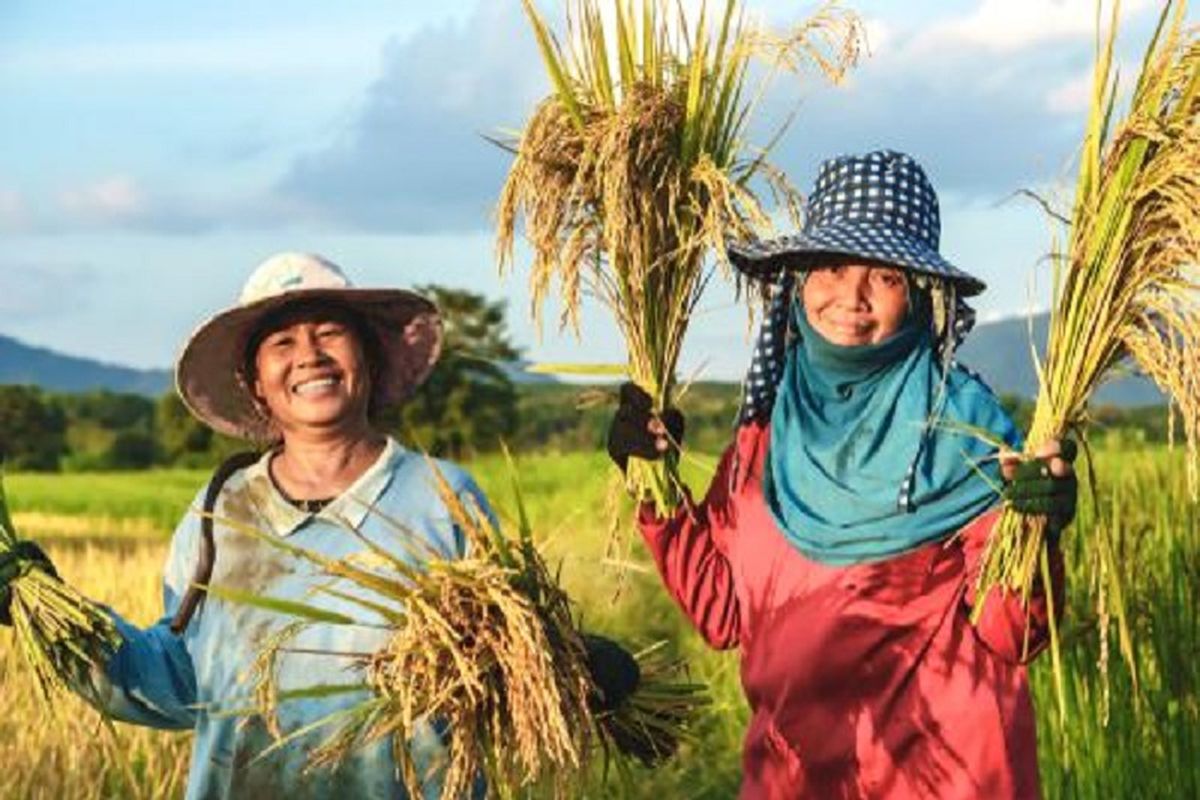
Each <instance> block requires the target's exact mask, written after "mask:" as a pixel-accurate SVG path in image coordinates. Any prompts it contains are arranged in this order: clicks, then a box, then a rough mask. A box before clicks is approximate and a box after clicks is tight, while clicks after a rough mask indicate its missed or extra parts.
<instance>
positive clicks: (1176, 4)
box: [976, 0, 1200, 708]
mask: <svg viewBox="0 0 1200 800" xmlns="http://www.w3.org/2000/svg"><path fill="white" fill-rule="evenodd" d="M1099 7H1100V6H1099V4H1098V6H1097V8H1098V10H1099ZM1185 14H1186V3H1185V2H1183V0H1169V2H1167V3H1166V4H1165V5H1164V7H1163V11H1162V16H1161V17H1160V20H1159V25H1158V27H1157V29H1156V31H1155V34H1154V36H1153V38H1152V39H1151V41H1150V43H1149V46H1148V47H1147V49H1146V52H1145V56H1144V58H1143V60H1142V64H1141V70H1140V73H1139V74H1138V76H1137V79H1136V82H1135V84H1134V87H1133V91H1132V94H1131V96H1130V97H1129V100H1128V106H1127V108H1126V109H1125V111H1124V116H1123V117H1122V118H1120V119H1119V120H1118V119H1117V118H1116V117H1117V112H1118V81H1117V76H1116V71H1115V69H1114V64H1113V47H1114V43H1115V41H1116V37H1117V29H1118V21H1119V18H1120V3H1119V2H1116V3H1114V4H1113V7H1112V16H1111V20H1110V23H1109V28H1108V33H1107V35H1106V36H1103V37H1101V38H1099V39H1098V54H1097V58H1096V63H1095V70H1094V74H1093V85H1092V101H1091V106H1090V111H1089V116H1088V122H1087V128H1086V131H1085V135H1084V139H1083V144H1082V147H1081V150H1080V156H1079V159H1080V164H1079V175H1078V180H1077V184H1076V189H1075V199H1074V207H1073V209H1072V211H1071V214H1070V219H1069V230H1068V231H1067V234H1066V241H1065V245H1062V244H1060V243H1056V246H1055V250H1054V253H1053V266H1054V282H1053V305H1052V311H1051V318H1050V334H1049V341H1048V343H1047V351H1046V357H1045V360H1044V362H1043V363H1040V364H1038V372H1039V378H1040V390H1039V393H1038V397H1037V403H1036V406H1035V409H1034V414H1033V422H1032V425H1031V428H1030V431H1029V434H1028V436H1027V440H1026V446H1027V449H1028V452H1030V453H1032V452H1036V451H1037V449H1038V448H1039V447H1041V446H1042V445H1043V444H1044V443H1046V442H1047V441H1049V440H1052V439H1056V438H1062V437H1064V436H1066V435H1068V434H1071V433H1075V434H1077V435H1081V436H1082V435H1083V434H1084V433H1085V432H1086V427H1087V423H1088V402H1089V400H1090V398H1091V396H1092V394H1093V392H1094V391H1095V390H1096V388H1097V387H1098V386H1099V385H1100V384H1101V383H1102V382H1103V381H1104V380H1105V379H1106V378H1107V377H1109V376H1111V375H1113V374H1114V372H1115V371H1117V370H1119V369H1121V368H1122V366H1123V365H1125V364H1126V363H1128V362H1129V361H1132V362H1133V363H1134V364H1135V365H1136V366H1137V367H1138V368H1139V369H1141V370H1142V371H1143V372H1145V373H1146V374H1147V375H1149V376H1150V377H1151V378H1153V379H1154V381H1155V382H1156V383H1157V384H1158V385H1159V387H1160V388H1161V389H1162V390H1163V391H1164V392H1165V393H1166V394H1167V395H1168V397H1169V398H1170V400H1171V402H1172V404H1173V405H1174V408H1175V410H1176V411H1177V412H1178V415H1179V417H1180V418H1181V419H1182V423H1183V431H1184V434H1185V438H1186V441H1187V452H1188V456H1189V457H1188V459H1187V470H1188V474H1189V477H1190V479H1191V480H1190V483H1191V487H1192V492H1193V496H1194V495H1195V491H1196V468H1197V457H1198V455H1200V451H1198V448H1200V292H1198V290H1200V284H1198V283H1197V269H1198V266H1197V265H1200V117H1198V112H1200V40H1198V38H1197V36H1196V31H1195V30H1194V29H1192V28H1188V27H1185V25H1184V19H1185ZM1045 524H1046V520H1045V519H1044V518H1040V517H1030V516H1021V515H1018V514H1015V513H1013V512H1011V511H1006V512H1005V513H1004V515H1003V516H1002V517H1001V520H1000V522H999V524H998V525H997V528H996V531H995V532H994V534H993V536H992V539H991V542H990V544H989V547H988V549H987V551H986V553H985V556H984V563H983V568H982V569H981V572H980V581H979V587H978V592H979V596H980V597H982V598H984V599H985V600H986V598H987V597H988V595H989V594H990V592H991V590H992V589H993V588H995V587H1001V588H1002V589H1003V590H1009V591H1016V592H1019V593H1021V595H1022V596H1023V597H1024V598H1025V599H1026V600H1028V598H1029V596H1030V593H1031V591H1032V587H1033V585H1034V583H1035V581H1036V578H1037V576H1038V574H1039V573H1040V574H1041V575H1042V579H1043V582H1044V584H1045V585H1049V574H1048V565H1047V558H1046V548H1045V547H1044V545H1043V542H1044V538H1045V537H1044V534H1045ZM1092 546H1094V547H1096V548H1098V549H1099V550H1101V552H1104V550H1105V543H1104V537H1103V536H1097V537H1096V538H1095V540H1094V541H1093V542H1092ZM1112 567H1113V565H1112V564H1111V563H1109V564H1108V568H1107V578H1108V584H1109V588H1110V591H1109V592H1108V594H1107V597H1109V598H1110V599H1112V600H1114V601H1119V600H1120V598H1121V596H1122V592H1121V590H1120V585H1119V582H1118V578H1117V576H1118V574H1119V572H1118V570H1116V569H1114V568H1112ZM982 607H983V603H982V602H981V603H979V604H978V605H977V606H976V611H977V613H978V612H979V611H981V610H982ZM1113 611H1114V613H1117V614H1118V616H1119V617H1121V618H1123V617H1124V610H1123V609H1121V608H1120V607H1119V606H1118V607H1116V608H1114V609H1113ZM1052 620H1053V614H1052ZM1051 633H1052V637H1053V639H1054V646H1053V647H1052V656H1053V659H1054V661H1055V663H1056V665H1058V666H1056V670H1055V673H1056V675H1057V676H1058V686H1059V697H1060V699H1061V698H1063V697H1064V696H1065V687H1064V685H1063V677H1062V676H1063V673H1062V669H1061V665H1059V655H1060V653H1059V648H1058V644H1057V639H1058V632H1057V630H1056V628H1055V627H1054V625H1053V622H1052V626H1051ZM1123 651H1125V652H1128V648H1127V647H1125V646H1124V645H1123ZM1127 657H1128V656H1127ZM1131 663H1132V662H1131ZM1062 707H1065V706H1063V704H1061V703H1060V708H1062Z"/></svg>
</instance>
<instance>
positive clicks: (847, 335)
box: [801, 262, 908, 346]
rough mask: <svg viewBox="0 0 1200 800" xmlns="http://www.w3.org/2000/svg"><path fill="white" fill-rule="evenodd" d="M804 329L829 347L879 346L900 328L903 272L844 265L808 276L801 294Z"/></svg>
mask: <svg viewBox="0 0 1200 800" xmlns="http://www.w3.org/2000/svg"><path fill="white" fill-rule="evenodd" d="M801 292H802V294H801V300H802V301H803V303H804V313H805V316H806V317H807V319H808V324H809V325H812V326H813V328H814V329H816V331H817V333H819V334H821V336H823V337H825V339H827V340H828V341H830V342H832V343H833V344H838V345H843V346H854V345H864V344H879V343H880V342H882V341H884V340H885V339H887V338H888V337H890V336H891V335H892V334H894V333H895V332H896V331H897V330H899V329H900V326H901V325H902V324H903V323H904V318H905V316H906V315H907V314H908V284H907V282H906V280H905V278H904V270H902V269H900V268H898V267H891V266H887V265H883V264H863V263H858V262H843V263H835V264H829V265H827V266H822V267H818V268H816V269H812V270H810V271H809V273H808V276H807V277H806V278H805V280H804V285H803V288H802V289H801Z"/></svg>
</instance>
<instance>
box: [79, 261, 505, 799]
mask: <svg viewBox="0 0 1200 800" xmlns="http://www.w3.org/2000/svg"><path fill="white" fill-rule="evenodd" d="M440 344H441V322H440V318H439V316H438V312H437V309H436V308H435V307H434V306H433V304H432V303H430V302H429V301H427V300H425V299H424V298H422V297H420V296H418V295H416V294H413V293H410V292H405V291H400V290H391V289H388V290H366V289H357V288H354V287H353V286H351V284H350V281H349V280H348V279H347V278H346V277H345V275H344V274H343V273H342V272H341V270H340V269H339V268H338V267H337V266H335V265H334V264H332V263H330V262H328V261H326V260H324V259H322V258H319V257H317V256H311V255H302V254H295V253H285V254H282V255H278V256H275V257H273V258H271V259H269V260H268V261H266V262H265V263H263V264H262V265H261V266H260V267H258V269H256V270H255V272H254V273H253V274H252V275H251V276H250V279H249V281H248V282H247V283H246V286H245V289H244V290H243V292H242V295H241V298H240V301H239V303H238V305H237V306H235V307H234V308H231V309H229V310H226V311H224V312H222V313H220V314H218V315H216V316H215V317H213V318H212V319H210V320H209V321H208V322H206V323H205V324H204V325H202V326H201V327H200V328H199V329H198V330H197V331H196V333H195V334H193V336H192V337H191V338H190V339H189V341H188V343H187V345H186V346H185V348H184V350H183V353H182V355H181V356H180V359H179V362H178V365H177V370H176V378H177V383H178V389H179V393H180V395H181V396H182V398H183V399H184V402H185V403H186V404H187V406H188V407H189V408H190V409H191V411H192V413H193V414H195V416H196V417H198V418H199V419H200V420H202V421H203V422H205V423H207V424H208V425H209V426H211V427H212V428H213V429H215V430H217V431H219V432H221V433H225V434H228V435H232V436H236V437H240V438H243V439H248V440H251V441H254V442H256V443H258V444H259V445H262V446H265V452H264V453H263V454H262V455H261V456H257V457H253V458H251V459H242V461H241V462H240V463H238V462H235V463H234V464H233V465H231V466H230V467H228V468H226V469H223V470H218V472H219V473H226V474H223V475H219V477H218V478H215V479H214V484H218V485H214V486H213V487H211V488H212V489H213V491H214V494H215V496H214V497H212V498H210V499H211V500H212V501H213V502H212V503H211V507H212V508H213V512H214V513H213V515H212V517H213V519H215V520H216V522H215V524H211V523H210V524H211V528H210V530H209V532H208V533H207V534H206V532H205V531H204V530H202V520H203V518H204V516H205V515H202V514H201V513H197V512H199V511H200V509H201V508H202V507H204V505H205V502H204V501H205V499H206V498H205V493H204V492H201V493H200V494H198V495H197V498H196V501H195V503H194V505H193V511H192V512H191V513H188V514H187V515H186V516H185V517H184V519H183V520H182V521H181V522H180V524H179V526H178V528H177V529H176V531H175V535H174V539H173V541H172V545H171V551H170V556H169V557H168V560H167V565H166V570H165V579H164V586H163V598H164V615H163V617H162V618H161V619H160V620H159V621H158V622H157V623H155V624H153V625H151V626H149V627H147V628H144V629H142V628H138V627H137V626H134V625H132V624H130V623H129V622H127V621H125V620H124V619H122V618H121V617H120V616H119V614H116V613H115V612H114V614H113V616H114V618H115V620H116V623H117V626H118V628H119V630H120V633H121V635H122V639H123V643H122V644H121V645H120V647H119V648H118V649H117V650H116V651H115V652H114V653H113V654H112V656H111V658H110V659H109V660H108V661H107V663H105V664H103V665H97V668H96V670H95V674H94V675H93V677H92V683H93V684H94V685H93V686H92V687H88V691H86V692H85V694H87V695H89V699H91V700H92V702H94V703H96V704H97V705H98V706H100V707H101V708H102V709H103V710H104V711H106V712H107V713H109V714H110V715H112V716H113V717H115V718H117V719H121V720H125V721H128V722H133V723H138V724H143V725H150V726H154V727H158V728H176V729H192V730H194V731H195V742H194V746H193V750H192V760H191V768H190V773H189V777H188V788H187V797H188V798H235V797H236V798H243V797H259V798H267V797H287V798H289V800H300V798H309V797H312V798H324V797H339V798H396V797H403V796H404V791H403V788H402V787H401V785H400V783H399V782H398V781H397V779H396V767H395V763H394V760H393V758H392V754H391V742H388V741H382V742H379V743H378V744H376V745H374V746H371V747H367V748H362V749H360V750H359V751H357V752H356V753H354V755H353V756H352V757H351V758H349V759H348V760H347V761H346V762H344V763H343V764H342V765H341V766H340V767H338V768H337V769H333V770H319V771H315V772H311V773H309V774H304V773H303V768H304V766H305V763H306V759H307V756H308V753H309V752H310V751H311V749H312V748H313V747H314V746H316V745H317V744H318V743H319V742H320V741H321V740H322V736H323V735H327V734H328V731H327V730H326V731H322V730H316V731H314V732H312V733H310V734H308V735H305V736H301V737H298V738H296V739H295V740H293V741H290V742H289V743H288V745H287V746H285V747H282V748H279V749H278V750H275V751H273V752H271V753H269V754H267V755H265V756H262V754H263V751H264V750H266V749H267V748H268V747H269V746H270V745H271V744H272V742H273V741H274V739H273V737H272V736H271V734H270V733H269V732H268V730H267V728H266V725H265V723H264V722H263V721H262V720H261V719H260V718H258V717H246V716H239V715H238V714H237V713H233V712H237V711H238V710H239V709H240V710H244V709H245V708H246V707H247V706H249V705H252V698H251V697H250V696H249V695H250V687H249V686H248V685H247V684H246V682H245V676H246V675H247V673H249V672H250V670H251V668H252V665H253V663H254V660H255V658H256V656H257V655H258V654H259V652H260V651H261V649H262V646H263V644H264V642H265V640H266V638H267V637H269V636H270V635H271V634H272V633H274V632H275V631H277V630H279V628H280V627H281V625H283V624H284V623H285V622H286V620H284V619H283V618H281V617H279V616H278V615H276V614H272V613H270V612H266V611H263V610H261V609H258V608H254V607H251V606H248V605H240V604H235V603H228V602H224V601H222V600H221V599H219V598H217V597H215V596H209V597H207V598H204V596H203V594H202V592H201V591H200V590H199V589H198V588H197V585H198V584H200V585H206V584H209V583H211V584H212V585H214V586H223V587H227V588H231V589H236V590H241V591H247V592H253V593H256V594H261V595H267V596H270V597H276V598H281V599H286V600H297V601H303V602H306V603H310V604H315V605H319V606H322V607H325V608H328V609H329V610H331V611H336V612H342V613H344V614H348V615H351V616H354V617H355V618H357V619H363V621H364V622H366V623H368V624H365V625H362V626H357V625H354V626H347V625H336V626H335V625H320V624H318V625H313V626H311V627H310V628H308V629H307V630H305V631H304V632H303V633H302V634H300V636H299V638H298V639H297V640H295V641H294V643H293V645H292V646H291V650H290V651H289V652H284V653H283V654H282V655H281V658H280V661H279V664H278V679H279V688H280V689H281V690H283V691H287V690H289V689H300V688H306V687H311V686H314V685H320V684H346V683H349V682H352V681H353V678H354V676H353V675H348V674H347V669H348V668H352V667H354V665H355V661H354V660H353V658H352V656H351V655H338V654H356V653H369V652H374V651H376V650H378V649H379V648H380V646H381V645H382V644H383V641H384V638H385V637H386V636H387V631H386V630H385V629H384V628H382V627H377V626H373V625H371V624H370V623H371V622H374V621H373V620H370V619H364V614H363V610H362V608H361V607H359V606H357V605H355V604H352V603H350V602H348V601H345V600H341V599H338V598H337V597H334V596H333V595H330V594H326V593H321V594H320V595H314V592H313V590H314V588H315V587H316V586H317V585H319V584H320V585H326V584H328V585H330V588H333V589H335V590H339V591H342V592H355V591H363V590H361V589H356V587H354V586H353V585H349V584H345V582H340V583H343V584H344V585H338V584H339V581H336V580H331V579H330V578H329V577H328V576H325V575H319V574H317V572H316V570H315V568H314V567H313V566H312V565H311V564H310V563H308V562H305V561H303V560H301V559H298V558H296V557H294V556H291V555H289V554H288V553H287V552H285V551H283V550H281V549H280V548H277V547H272V546H271V545H269V544H267V543H264V542H262V541H260V540H258V539H256V538H255V537H252V536H247V535H245V534H244V533H241V534H239V533H238V532H237V531H236V530H235V529H234V527H231V526H230V525H231V524H232V525H234V526H252V527H253V528H255V529H257V530H259V531H263V532H266V533H268V534H270V535H274V536H279V537H283V538H284V539H286V540H287V542H288V543H290V544H294V545H297V546H299V547H302V548H305V549H307V550H310V551H315V552H317V553H320V554H322V555H324V556H328V557H330V558H335V559H343V558H348V557H352V556H354V555H355V554H357V553H363V552H364V551H365V550H366V549H367V548H366V545H365V544H364V542H363V539H364V538H365V539H368V540H371V541H373V542H375V543H378V544H380V545H381V546H383V547H385V548H387V549H388V550H390V551H392V552H394V553H396V554H398V555H404V556H406V557H409V558H410V559H413V560H416V559H424V558H429V557H437V558H457V557H461V556H462V555H463V550H464V540H463V537H462V535H461V532H460V531H458V530H457V529H456V528H455V526H454V524H453V523H452V521H451V519H450V515H449V513H448V511H447V510H446V508H445V506H444V504H443V503H442V501H441V499H440V498H439V496H438V493H437V490H436V488H435V486H434V483H433V480H432V478H433V474H432V471H433V469H435V468H436V469H438V470H440V471H441V473H442V475H443V476H444V477H445V478H446V480H447V481H448V482H449V484H450V485H451V486H452V487H453V488H454V489H455V490H456V491H457V492H458V493H459V494H460V495H462V496H464V498H465V497H468V496H469V497H470V498H472V499H473V502H474V503H475V504H477V505H478V507H479V508H480V509H482V510H483V513H490V511H489V510H488V507H487V504H486V501H485V499H484V498H483V496H482V494H481V493H480V491H479V489H478V488H477V487H476V485H475V484H474V482H473V481H472V480H471V478H470V477H469V476H468V475H467V473H466V472H464V471H463V470H462V469H460V468H458V467H456V466H454V465H453V464H448V463H445V462H432V463H431V462H430V461H429V460H428V459H427V458H426V457H425V456H424V455H423V454H420V453H415V452H411V451H408V450H406V449H405V448H404V447H402V446H401V445H400V444H398V443H397V442H396V441H395V440H394V439H392V438H390V437H388V436H386V435H384V434H383V433H381V432H379V431H378V430H376V429H375V428H374V427H372V424H371V416H372V413H373V412H374V411H375V410H376V409H378V408H382V407H384V406H386V405H391V404H395V403H398V402H400V401H402V400H403V399H404V398H405V397H407V396H408V395H409V394H410V393H411V392H412V391H413V390H414V389H415V388H416V387H417V386H418V385H419V384H420V383H421V382H422V381H423V380H424V379H425V377H426V376H427V375H428V374H429V372H430V370H431V369H432V367H433V364H434V363H435V361H436V360H437V357H438V353H439V348H440ZM226 523H230V524H226ZM348 527H352V528H354V529H355V530H356V531H357V534H358V535H354V534H353V533H352V532H351V531H350V530H348ZM209 537H211V544H209V543H206V539H209ZM400 537H404V539H405V540H404V541H400ZM414 539H415V540H416V541H415V542H414ZM413 544H416V545H417V546H412V545H413ZM214 551H215V552H214ZM197 565H199V569H197ZM201 599H203V602H200V601H201ZM380 622H382V620H380ZM301 651H305V652H301ZM362 699H363V698H362V696H361V695H360V694H357V693H354V694H338V695H334V696H332V697H327V698H313V699H303V700H292V701H285V702H283V703H281V705H280V708H279V713H278V721H279V723H280V725H279V727H280V729H281V732H282V734H284V735H288V734H290V733H293V732H295V731H297V730H299V729H301V728H302V727H304V726H306V725H310V724H311V723H313V722H316V721H317V720H320V719H322V718H324V717H327V716H328V715H329V714H331V713H333V712H336V711H337V710H339V709H341V708H348V707H350V706H352V705H354V704H356V703H357V702H359V701H361V700H362ZM409 746H410V748H411V749H412V751H413V754H414V756H415V758H416V760H417V764H418V765H419V767H420V766H422V765H423V766H425V767H427V768H428V769H427V771H426V773H425V774H427V775H428V776H429V778H428V780H427V781H426V784H425V794H426V796H430V797H434V796H437V795H438V794H439V790H440V786H439V785H438V784H439V781H438V777H437V775H438V770H437V762H438V761H439V756H440V754H441V750H442V744H441V741H440V739H439V737H438V736H437V735H436V733H435V732H434V731H433V730H432V728H427V729H425V730H422V731H418V732H417V734H416V735H415V736H414V737H413V739H412V740H411V741H410V742H409ZM260 756H262V757H260Z"/></svg>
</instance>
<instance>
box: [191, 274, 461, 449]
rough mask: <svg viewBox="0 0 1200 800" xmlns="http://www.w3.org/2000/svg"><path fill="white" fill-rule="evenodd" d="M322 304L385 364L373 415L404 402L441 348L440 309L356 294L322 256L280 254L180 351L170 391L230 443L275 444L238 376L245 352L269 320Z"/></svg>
mask: <svg viewBox="0 0 1200 800" xmlns="http://www.w3.org/2000/svg"><path fill="white" fill-rule="evenodd" d="M322 301H328V302H329V303H330V304H331V306H336V307H338V308H345V309H349V310H350V311H351V312H353V313H354V314H356V315H357V316H358V317H359V318H360V319H361V320H362V322H363V324H365V325H367V326H369V328H370V330H371V332H373V333H374V335H375V338H376V341H377V342H378V345H379V356H380V357H381V361H382V363H381V364H378V365H376V366H377V374H376V375H375V376H374V380H375V384H376V385H373V386H372V398H373V401H374V402H375V404H376V406H377V407H381V406H388V405H394V404H397V403H400V402H402V401H403V400H404V399H405V398H407V397H408V396H409V395H411V394H412V392H413V391H414V390H415V389H416V388H417V387H418V386H420V385H421V383H422V382H423V381H424V380H425V378H426V377H428V376H429V373H430V371H431V370H432V369H433V366H434V364H435V363H436V362H437V359H438V355H439V354H440V353H441V346H442V324H441V317H440V315H439V314H438V309H437V306H435V305H434V304H433V303H432V302H430V301H429V300H427V299H425V298H424V297H422V296H421V295H419V294H416V293H415V292H409V291H405V290H402V289H360V288H357V287H355V286H353V285H352V284H351V282H350V279H349V278H347V277H346V275H345V273H343V272H342V270H341V268H340V267H338V266H337V265H336V264H334V263H333V262H331V261H329V260H327V259H325V258H322V257H321V256H316V255H311V254H307V253H281V254H279V255H276V256H272V257H271V258H269V259H267V260H266V261H264V262H263V263H262V264H260V265H259V266H258V267H257V268H256V269H255V270H254V272H253V273H251V275H250V278H249V279H248V280H247V281H246V285H245V287H244V288H243V289H242V293H241V296H240V297H239V298H238V303H237V305H236V306H234V307H233V308H230V309H227V310H225V311H222V312H220V313H219V314H217V315H215V316H214V317H212V318H211V319H209V320H208V321H207V322H205V323H204V324H202V325H201V326H200V327H199V328H197V329H196V331H195V333H193V334H192V335H191V337H190V338H189V339H188V341H187V343H186V344H185V345H184V347H183V351H182V352H181V353H180V355H179V359H178V361H177V362H176V366H175V383H176V389H177V390H178V392H179V396H180V397H181V398H182V399H183V402H184V404H185V405H186V406H187V407H188V409H189V410H190V411H191V412H192V414H193V415H195V416H196V418H197V419H199V420H201V421H202V422H204V423H205V424H207V425H208V426H209V427H211V428H212V429H213V430H215V431H218V432H219V433H223V434H227V435H229V436H235V437H237V438H240V439H249V440H251V441H254V442H259V443H263V442H269V441H271V440H273V439H275V438H277V434H276V432H275V430H274V428H273V426H272V424H271V420H270V418H269V417H268V416H267V415H266V413H265V412H264V411H263V410H262V409H261V407H260V405H259V404H258V403H257V402H256V401H255V398H254V395H253V393H252V392H251V389H250V387H249V385H247V382H246V376H245V375H243V374H242V373H243V365H244V364H245V360H246V355H247V354H246V348H247V346H248V345H249V343H250V338H251V336H253V335H254V334H255V332H256V329H257V328H258V326H259V324H260V323H261V322H262V321H263V320H264V319H266V317H267V316H268V315H269V314H272V313H273V312H276V311H278V310H280V309H282V308H284V307H285V306H288V305H291V304H294V303H298V302H304V303H310V302H315V303H320V302H322Z"/></svg>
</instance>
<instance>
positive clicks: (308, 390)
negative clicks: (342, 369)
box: [292, 378, 337, 394]
mask: <svg viewBox="0 0 1200 800" xmlns="http://www.w3.org/2000/svg"><path fill="white" fill-rule="evenodd" d="M336 383H337V380H336V379H334V378H317V379H316V380H311V381H305V382H304V383H300V384H297V385H296V388H295V389H293V390H292V391H294V392H295V393H296V394H313V393H316V392H320V391H322V390H323V389H327V388H329V387H331V386H333V385H334V384H336Z"/></svg>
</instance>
